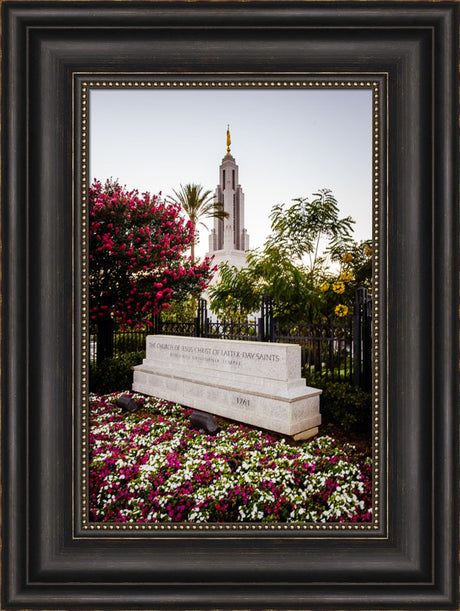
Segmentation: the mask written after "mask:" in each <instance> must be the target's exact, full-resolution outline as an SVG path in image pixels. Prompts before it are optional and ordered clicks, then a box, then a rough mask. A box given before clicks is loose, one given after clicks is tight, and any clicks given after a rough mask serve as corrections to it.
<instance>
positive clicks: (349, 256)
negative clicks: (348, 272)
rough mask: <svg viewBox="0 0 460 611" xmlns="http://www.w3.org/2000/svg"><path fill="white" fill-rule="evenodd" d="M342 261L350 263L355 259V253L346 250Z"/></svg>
mask: <svg viewBox="0 0 460 611" xmlns="http://www.w3.org/2000/svg"><path fill="white" fill-rule="evenodd" d="M342 261H343V262H344V263H350V261H353V255H352V254H351V252H346V253H345V254H344V255H343V257H342Z"/></svg>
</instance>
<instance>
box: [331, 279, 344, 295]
mask: <svg viewBox="0 0 460 611" xmlns="http://www.w3.org/2000/svg"><path fill="white" fill-rule="evenodd" d="M332 290H333V291H334V293H337V294H338V295H340V294H341V293H343V292H344V291H345V285H344V283H343V282H341V281H340V280H338V281H337V282H334V284H333V285H332Z"/></svg>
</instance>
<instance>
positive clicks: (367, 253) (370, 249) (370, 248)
mask: <svg viewBox="0 0 460 611" xmlns="http://www.w3.org/2000/svg"><path fill="white" fill-rule="evenodd" d="M364 254H365V255H366V257H370V256H371V254H372V246H366V248H365V249H364Z"/></svg>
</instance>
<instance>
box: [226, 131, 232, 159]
mask: <svg viewBox="0 0 460 611" xmlns="http://www.w3.org/2000/svg"><path fill="white" fill-rule="evenodd" d="M231 143H232V141H231V139H230V125H227V155H230V145H231Z"/></svg>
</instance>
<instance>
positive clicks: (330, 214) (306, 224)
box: [209, 189, 372, 322]
mask: <svg viewBox="0 0 460 611" xmlns="http://www.w3.org/2000/svg"><path fill="white" fill-rule="evenodd" d="M293 202H294V203H293V204H291V205H290V206H286V205H285V204H278V205H276V206H274V207H273V208H272V213H271V215H270V218H271V229H272V234H271V235H270V236H269V238H268V239H267V241H266V242H265V245H264V248H263V249H262V250H260V249H255V250H252V251H250V252H249V254H248V258H247V264H246V267H244V268H242V269H239V270H238V269H237V268H236V267H230V266H228V265H223V266H221V267H220V280H219V283H218V284H217V285H215V286H213V287H211V288H210V289H209V295H210V298H211V309H212V310H213V311H214V312H216V313H217V314H218V315H219V316H220V317H226V318H232V319H235V320H239V319H240V318H241V317H245V316H247V315H248V314H250V313H251V312H254V311H256V310H258V308H259V305H260V300H261V297H262V295H263V294H268V295H270V296H271V297H272V299H273V304H274V310H273V314H274V317H275V319H276V320H277V321H279V322H297V321H309V322H321V321H330V322H332V321H343V320H344V319H346V317H347V316H351V314H352V311H353V308H352V306H353V301H354V293H355V289H356V288H357V286H366V287H367V288H371V282H372V261H371V256H370V254H369V253H370V252H371V251H372V249H371V241H370V240H368V241H367V242H361V243H359V244H357V243H356V242H354V241H353V240H352V237H351V235H352V232H353V229H352V226H353V224H354V221H353V219H351V218H350V217H345V218H340V217H339V209H338V205H337V201H336V199H335V198H334V196H333V195H332V193H331V191H329V190H328V189H322V190H320V191H319V192H318V193H315V194H314V198H313V199H312V201H308V200H307V199H306V198H298V199H295V200H293ZM324 239H326V240H327V248H326V250H325V251H324V253H320V251H319V249H320V242H321V243H322V241H323V240H324ZM320 254H324V255H329V256H330V257H331V259H332V260H333V261H339V262H340V270H339V271H338V272H336V271H332V270H328V269H326V267H325V265H326V259H325V257H323V256H320ZM344 257H345V260H346V262H344Z"/></svg>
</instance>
